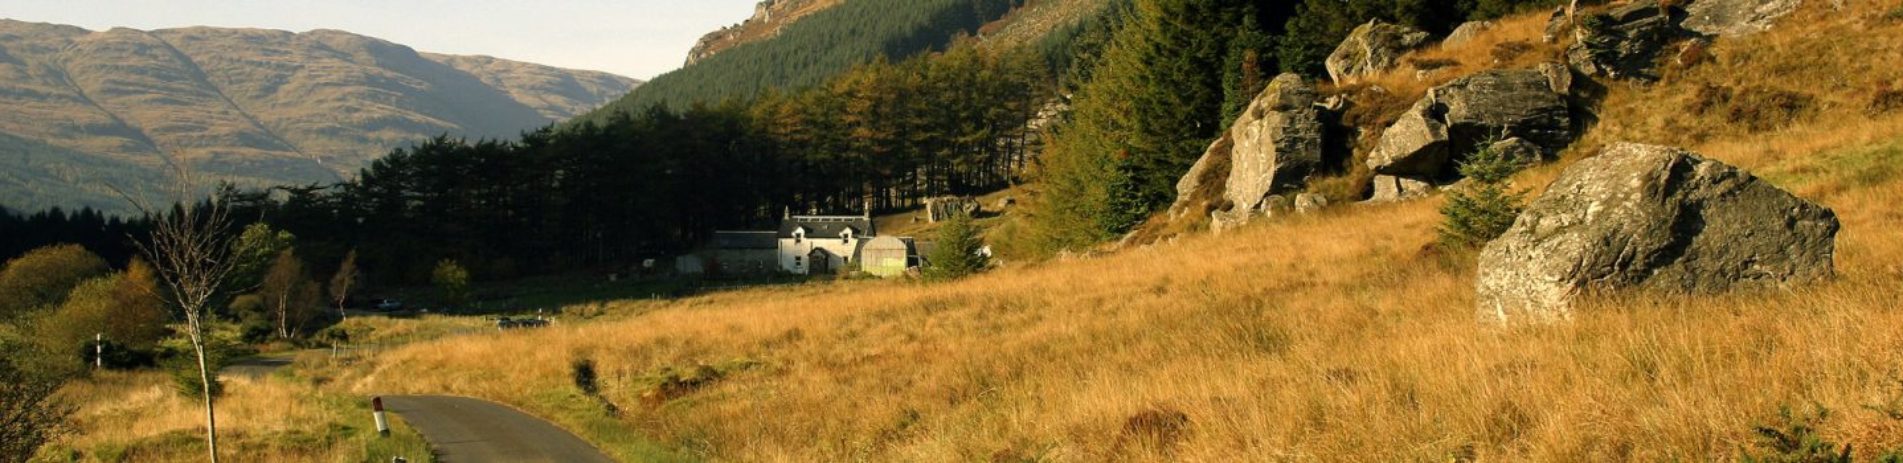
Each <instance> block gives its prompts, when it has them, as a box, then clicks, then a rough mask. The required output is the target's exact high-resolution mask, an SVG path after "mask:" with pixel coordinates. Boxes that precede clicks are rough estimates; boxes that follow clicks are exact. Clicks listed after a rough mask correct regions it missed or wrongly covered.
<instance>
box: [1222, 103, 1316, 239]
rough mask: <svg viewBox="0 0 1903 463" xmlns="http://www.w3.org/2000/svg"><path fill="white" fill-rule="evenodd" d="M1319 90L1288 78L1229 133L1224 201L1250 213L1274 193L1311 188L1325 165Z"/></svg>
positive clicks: (1250, 107) (1240, 118)
mask: <svg viewBox="0 0 1903 463" xmlns="http://www.w3.org/2000/svg"><path fill="white" fill-rule="evenodd" d="M1318 99H1319V97H1318V96H1317V94H1316V92H1315V88H1314V87H1312V86H1309V84H1308V82H1305V81H1303V80H1302V77H1301V76H1298V75H1295V74H1283V75H1281V76H1279V77H1276V78H1275V80H1274V81H1271V82H1269V86H1268V88H1266V89H1263V90H1262V93H1261V94H1260V95H1259V96H1257V97H1256V98H1255V101H1253V102H1251V103H1250V104H1249V107H1248V108H1247V109H1244V110H1243V111H1242V115H1241V116H1240V117H1238V118H1237V119H1236V122H1235V125H1233V126H1231V127H1230V129H1229V139H1230V140H1231V142H1232V146H1231V148H1230V152H1229V153H1230V154H1229V156H1230V157H1229V179H1228V181H1227V182H1226V183H1224V189H1225V191H1224V193H1223V197H1224V199H1228V200H1229V204H1231V205H1233V206H1232V207H1233V209H1235V210H1240V211H1250V210H1255V209H1257V207H1258V206H1260V205H1261V204H1262V200H1263V198H1265V197H1267V196H1268V195H1269V193H1279V192H1286V191H1297V190H1301V189H1302V188H1304V187H1306V186H1307V185H1308V177H1309V176H1310V175H1313V174H1315V172H1316V170H1318V169H1319V168H1320V167H1321V163H1322V117H1321V111H1320V110H1319V109H1318V108H1317V107H1316V106H1315V103H1316V101H1317V100H1318Z"/></svg>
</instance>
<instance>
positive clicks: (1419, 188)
mask: <svg viewBox="0 0 1903 463" xmlns="http://www.w3.org/2000/svg"><path fill="white" fill-rule="evenodd" d="M1434 190H1435V187H1434V184H1433V183H1431V182H1428V181H1426V180H1419V179H1412V178H1407V177H1396V176H1393V175H1376V176H1374V197H1373V198H1370V199H1368V201H1370V202H1377V203H1385V202H1394V201H1405V200H1409V199H1416V198H1423V197H1426V196H1427V195H1429V194H1433V193H1434Z"/></svg>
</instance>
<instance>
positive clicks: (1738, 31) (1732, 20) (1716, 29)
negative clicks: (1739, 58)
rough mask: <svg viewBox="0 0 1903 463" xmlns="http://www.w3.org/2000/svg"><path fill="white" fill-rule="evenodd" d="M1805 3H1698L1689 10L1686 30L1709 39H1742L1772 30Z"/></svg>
mask: <svg viewBox="0 0 1903 463" xmlns="http://www.w3.org/2000/svg"><path fill="white" fill-rule="evenodd" d="M1803 4H1804V0H1698V1H1696V2H1692V4H1691V6H1687V7H1685V14H1686V18H1685V24H1684V25H1685V28H1686V29H1690V30H1692V31H1695V32H1698V33H1700V34H1705V35H1717V36H1727V37H1730V36H1742V35H1751V34H1756V33H1759V32H1764V31H1765V30H1769V29H1770V28H1771V25H1772V24H1773V23H1775V22H1777V20H1778V18H1782V17H1784V16H1785V15H1789V14H1791V12H1793V11H1797V7H1798V6H1800V5H1803Z"/></svg>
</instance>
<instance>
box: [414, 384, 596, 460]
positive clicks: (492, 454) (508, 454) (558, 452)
mask: <svg viewBox="0 0 1903 463" xmlns="http://www.w3.org/2000/svg"><path fill="white" fill-rule="evenodd" d="M383 405H384V408H385V409H387V410H389V411H390V412H392V413H396V414H398V415H402V416H403V419H404V420H405V421H408V422H409V423H410V427H413V428H416V431H417V432H420V433H422V434H423V439H425V440H428V441H429V443H430V447H431V448H432V449H434V450H435V451H436V455H437V459H436V461H441V462H448V463H484V462H561V463H569V462H574V463H597V462H599V463H612V462H614V460H613V459H610V458H608V456H607V455H603V454H602V453H601V451H600V450H596V449H595V447H594V446H592V445H588V442H586V441H583V440H581V438H579V437H575V435H574V434H570V433H569V432H568V431H564V430H562V428H558V427H555V425H553V424H550V423H549V422H547V421H542V419H541V418H536V417H534V416H530V415H528V414H525V413H522V412H519V411H516V410H515V409H513V408H509V407H508V406H505V405H501V404H496V403H493V402H487V401H483V400H477V399H470V398H464V397H446V396H385V397H384V398H383Z"/></svg>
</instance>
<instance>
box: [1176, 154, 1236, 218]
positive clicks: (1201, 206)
mask: <svg viewBox="0 0 1903 463" xmlns="http://www.w3.org/2000/svg"><path fill="white" fill-rule="evenodd" d="M1234 146H1235V143H1234V142H1232V141H1230V140H1229V135H1228V134H1223V136H1222V137H1219V138H1217V139H1216V141H1214V142H1210V144H1209V148H1207V149H1204V150H1203V156H1202V157H1200V158H1196V163H1195V164H1191V165H1190V166H1189V172H1185V173H1184V174H1183V178H1181V179H1177V180H1176V202H1175V203H1173V204H1170V212H1169V218H1170V220H1171V221H1176V220H1182V219H1183V218H1184V217H1185V216H1188V215H1190V214H1206V213H1208V212H1209V211H1211V210H1214V209H1217V206H1219V204H1217V203H1218V202H1220V201H1221V200H1222V196H1223V195H1222V193H1223V192H1222V188H1223V184H1224V183H1227V181H1228V178H1229V152H1230V151H1231V150H1232V149H1233V148H1234Z"/></svg>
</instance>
